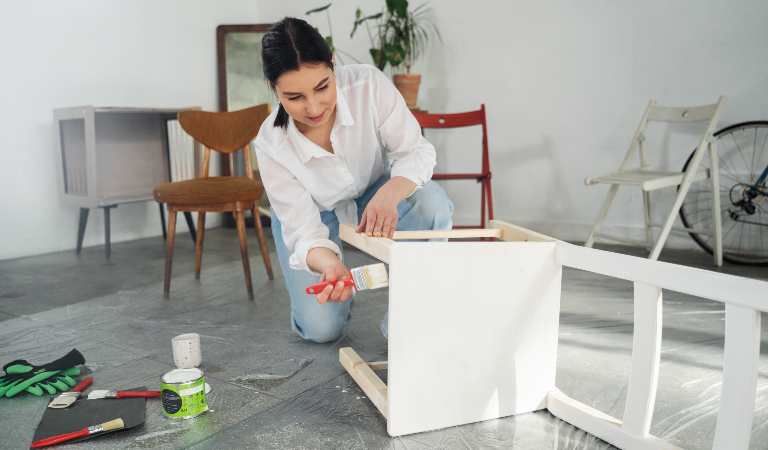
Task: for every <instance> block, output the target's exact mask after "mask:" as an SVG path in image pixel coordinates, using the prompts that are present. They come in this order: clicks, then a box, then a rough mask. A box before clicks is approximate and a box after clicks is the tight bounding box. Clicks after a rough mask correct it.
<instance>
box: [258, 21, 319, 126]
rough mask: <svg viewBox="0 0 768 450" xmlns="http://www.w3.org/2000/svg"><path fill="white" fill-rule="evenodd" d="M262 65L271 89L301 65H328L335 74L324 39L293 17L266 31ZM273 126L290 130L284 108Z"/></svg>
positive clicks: (308, 25) (310, 26)
mask: <svg viewBox="0 0 768 450" xmlns="http://www.w3.org/2000/svg"><path fill="white" fill-rule="evenodd" d="M261 61H262V64H263V66H264V77H265V78H266V79H267V80H269V83H270V84H271V85H272V89H274V88H275V83H276V82H277V79H278V78H279V77H280V75H282V74H284V73H285V72H288V71H291V70H298V69H299V66H300V65H301V64H302V63H309V64H325V65H327V66H328V67H330V68H331V70H333V55H332V54H331V49H330V48H328V44H326V43H325V39H323V37H322V36H320V33H318V31H317V30H316V29H315V28H314V27H313V26H312V25H310V24H308V23H307V22H305V21H304V20H301V19H296V18H294V17H286V18H284V19H283V20H281V21H280V22H277V23H276V24H275V25H273V26H272V28H270V29H269V31H267V33H266V34H265V35H264V37H263V38H262V39H261ZM274 125H275V126H276V127H282V128H286V127H287V126H288V113H287V112H286V111H285V108H283V105H282V104H281V105H280V107H279V109H278V111H277V117H276V118H275V124H274Z"/></svg>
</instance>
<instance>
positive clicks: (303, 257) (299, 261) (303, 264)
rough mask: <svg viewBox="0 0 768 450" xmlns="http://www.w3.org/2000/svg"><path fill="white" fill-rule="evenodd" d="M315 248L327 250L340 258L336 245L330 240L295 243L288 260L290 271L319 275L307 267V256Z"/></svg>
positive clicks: (339, 251)
mask: <svg viewBox="0 0 768 450" xmlns="http://www.w3.org/2000/svg"><path fill="white" fill-rule="evenodd" d="M315 247H324V248H327V249H329V250H331V251H333V252H334V253H336V255H338V257H339V258H341V249H340V248H339V246H338V245H336V243H335V242H333V241H332V240H330V239H310V240H308V241H300V242H297V243H296V248H295V250H294V252H293V254H292V255H291V256H290V257H289V258H288V265H289V266H290V267H291V269H293V270H306V271H307V272H309V273H313V274H315V275H320V274H319V273H317V272H315V271H313V270H312V269H310V268H309V266H308V265H307V254H308V253H309V251H310V250H312V249H313V248H315Z"/></svg>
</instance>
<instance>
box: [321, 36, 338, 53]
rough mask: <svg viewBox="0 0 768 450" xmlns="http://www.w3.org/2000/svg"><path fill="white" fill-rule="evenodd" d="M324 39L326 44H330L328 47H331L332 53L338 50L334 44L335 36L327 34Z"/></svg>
mask: <svg viewBox="0 0 768 450" xmlns="http://www.w3.org/2000/svg"><path fill="white" fill-rule="evenodd" d="M323 39H325V43H326V45H328V48H330V49H331V53H333V52H335V51H336V47H334V46H333V36H325V37H324V38H323Z"/></svg>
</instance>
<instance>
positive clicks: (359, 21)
mask: <svg viewBox="0 0 768 450" xmlns="http://www.w3.org/2000/svg"><path fill="white" fill-rule="evenodd" d="M357 11H358V12H360V13H361V14H362V11H360V9H359V8H358V10H357ZM382 15H383V13H377V14H371V15H370V16H365V17H358V18H357V20H355V23H354V25H353V26H352V32H351V33H349V37H350V38H352V37H354V36H355V32H356V31H357V29H358V27H360V25H362V24H363V23H364V22H367V21H369V20H375V19H378V18H380V17H381V16H382Z"/></svg>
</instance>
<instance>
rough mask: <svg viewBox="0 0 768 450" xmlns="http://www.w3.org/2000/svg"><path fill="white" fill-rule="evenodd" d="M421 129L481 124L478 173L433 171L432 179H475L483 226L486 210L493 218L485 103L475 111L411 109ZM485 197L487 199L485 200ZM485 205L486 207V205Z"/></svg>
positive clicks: (481, 226) (468, 226)
mask: <svg viewBox="0 0 768 450" xmlns="http://www.w3.org/2000/svg"><path fill="white" fill-rule="evenodd" d="M413 115H414V116H416V120H418V121H419V124H420V125H421V128H422V131H423V130H425V129H429V128H433V129H437V128H460V127H471V126H477V125H479V126H481V127H482V128H483V150H482V154H481V158H482V164H481V168H480V172H479V173H435V174H433V175H432V179H433V180H476V181H477V182H478V183H480V184H481V186H480V228H485V217H486V211H487V213H488V220H493V196H492V194H491V163H490V160H489V158H488V127H487V126H486V121H485V105H480V109H478V110H476V111H467V112H461V113H451V114H432V113H428V112H426V111H413ZM486 197H487V200H486ZM486 205H487V207H486ZM454 228H477V225H458V226H455V227H454Z"/></svg>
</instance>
